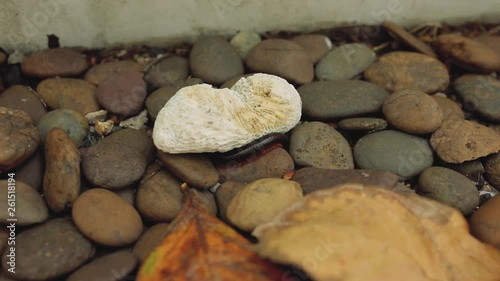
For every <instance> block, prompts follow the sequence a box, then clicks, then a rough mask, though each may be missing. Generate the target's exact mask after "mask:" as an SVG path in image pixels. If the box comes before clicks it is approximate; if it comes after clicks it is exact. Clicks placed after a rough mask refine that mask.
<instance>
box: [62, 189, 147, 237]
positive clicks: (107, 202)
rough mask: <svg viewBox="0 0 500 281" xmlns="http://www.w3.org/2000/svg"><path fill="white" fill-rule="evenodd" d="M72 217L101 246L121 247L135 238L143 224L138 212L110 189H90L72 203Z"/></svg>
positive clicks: (139, 233)
mask: <svg viewBox="0 0 500 281" xmlns="http://www.w3.org/2000/svg"><path fill="white" fill-rule="evenodd" d="M72 217H73V220H74V222H75V224H76V226H77V227H78V229H79V230H80V231H81V232H82V233H83V234H84V235H85V236H87V237H88V238H89V239H90V240H92V241H94V242H96V243H99V244H101V245H105V246H112V247H117V246H123V245H128V244H131V243H133V242H134V241H136V240H137V239H138V238H139V236H140V235H141V233H142V230H143V226H142V220H141V217H140V216H139V213H137V211H136V210H135V209H134V207H132V206H131V205H130V204H128V203H127V202H126V201H125V200H123V199H122V198H120V197H119V196H118V195H116V194H114V193H113V192H111V191H109V190H106V189H102V188H94V189H91V190H89V191H86V192H84V193H82V194H81V195H80V197H78V199H77V200H76V201H75V203H74V204H73V209H72Z"/></svg>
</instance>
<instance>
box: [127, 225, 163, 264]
mask: <svg viewBox="0 0 500 281" xmlns="http://www.w3.org/2000/svg"><path fill="white" fill-rule="evenodd" d="M169 232H170V228H169V224H168V223H158V224H155V225H153V226H152V227H150V228H148V229H147V230H146V231H144V233H143V234H142V235H141V238H139V240H137V242H136V243H135V245H134V249H133V250H132V252H133V253H134V254H135V255H136V256H137V257H138V258H139V260H140V261H141V262H143V261H144V260H146V258H147V257H148V256H149V254H150V253H151V252H153V250H154V249H155V248H156V247H157V246H159V245H160V244H161V242H163V239H165V237H167V235H168V233H169Z"/></svg>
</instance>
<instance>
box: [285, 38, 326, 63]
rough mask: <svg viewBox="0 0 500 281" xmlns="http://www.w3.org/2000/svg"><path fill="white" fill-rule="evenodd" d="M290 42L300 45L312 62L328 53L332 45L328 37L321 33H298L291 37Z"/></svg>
mask: <svg viewBox="0 0 500 281" xmlns="http://www.w3.org/2000/svg"><path fill="white" fill-rule="evenodd" d="M292 42H294V43H296V44H297V45H299V46H301V47H302V48H303V49H304V50H305V51H306V52H307V54H309V57H311V61H312V63H313V64H315V63H317V62H318V61H319V60H320V59H321V58H323V57H324V56H325V55H326V54H328V52H329V51H330V50H331V49H332V45H333V44H332V41H330V38H328V37H326V36H325V35H321V34H302V35H298V36H295V37H293V39H292Z"/></svg>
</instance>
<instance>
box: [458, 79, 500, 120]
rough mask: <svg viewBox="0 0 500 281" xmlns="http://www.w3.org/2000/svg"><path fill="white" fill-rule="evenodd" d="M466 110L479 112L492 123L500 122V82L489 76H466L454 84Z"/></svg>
mask: <svg viewBox="0 0 500 281" xmlns="http://www.w3.org/2000/svg"><path fill="white" fill-rule="evenodd" d="M453 86H454V88H455V91H456V92H457V94H458V96H459V97H460V98H461V99H462V100H463V103H464V109H465V110H467V111H470V112H477V113H478V114H479V115H481V116H483V117H484V118H486V119H488V120H489V121H492V122H500V81H499V80H497V79H496V78H493V77H491V76H487V75H474V74H466V75H463V76H460V77H459V78H458V79H457V80H455V83H454V85H453Z"/></svg>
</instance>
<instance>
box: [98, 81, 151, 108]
mask: <svg viewBox="0 0 500 281" xmlns="http://www.w3.org/2000/svg"><path fill="white" fill-rule="evenodd" d="M95 93H96V98H97V102H98V103H99V104H100V105H102V107H104V108H105V109H106V110H108V111H109V112H112V113H115V114H118V115H122V116H124V117H129V116H134V115H137V114H138V113H139V112H141V110H142V108H143V105H144V100H145V99H146V94H147V92H146V83H145V82H144V80H143V79H142V74H139V73H137V72H135V71H129V72H125V73H115V74H113V75H111V76H110V77H108V78H107V79H106V80H104V81H103V82H102V83H100V84H99V86H98V87H97V89H96V92H95Z"/></svg>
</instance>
